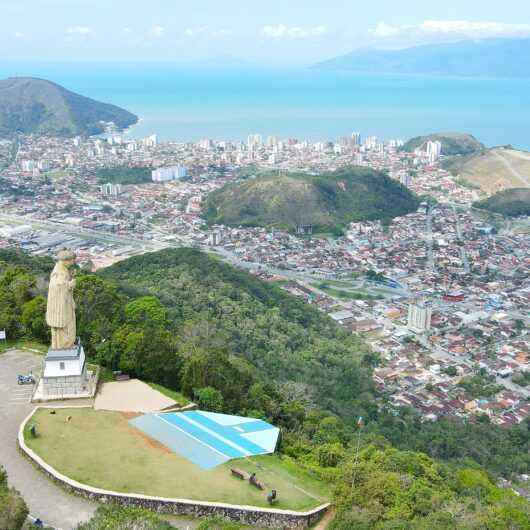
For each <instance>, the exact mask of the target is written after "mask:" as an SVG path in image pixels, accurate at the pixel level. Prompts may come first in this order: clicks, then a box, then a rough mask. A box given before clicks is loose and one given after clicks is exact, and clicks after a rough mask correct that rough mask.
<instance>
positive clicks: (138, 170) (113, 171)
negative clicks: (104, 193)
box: [96, 166, 152, 184]
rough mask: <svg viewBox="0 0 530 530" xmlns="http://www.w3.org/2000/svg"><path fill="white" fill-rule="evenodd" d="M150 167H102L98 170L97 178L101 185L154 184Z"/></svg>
mask: <svg viewBox="0 0 530 530" xmlns="http://www.w3.org/2000/svg"><path fill="white" fill-rule="evenodd" d="M151 171H152V170H151V168H150V167H127V166H118V167H101V168H98V169H97V170H96V177H97V178H98V181H99V182H100V183H101V184H106V183H107V182H111V183H113V184H144V183H146V182H152V180H151Z"/></svg>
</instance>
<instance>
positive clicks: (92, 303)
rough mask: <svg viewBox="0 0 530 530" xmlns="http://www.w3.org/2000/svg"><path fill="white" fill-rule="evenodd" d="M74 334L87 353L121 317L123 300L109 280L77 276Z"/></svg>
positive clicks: (98, 343)
mask: <svg viewBox="0 0 530 530" xmlns="http://www.w3.org/2000/svg"><path fill="white" fill-rule="evenodd" d="M74 297H75V304H76V316H77V333H78V335H79V336H80V337H81V340H82V341H83V345H84V347H85V349H86V350H88V352H89V353H94V352H95V351H96V350H97V348H98V346H99V345H100V343H101V342H102V340H103V339H108V338H109V337H110V335H111V334H112V331H113V330H114V329H115V328H116V326H117V325H118V324H119V323H120V321H121V319H122V311H123V302H122V299H121V298H120V296H118V293H117V291H116V287H115V286H114V285H112V284H111V283H109V282H107V281H105V280H103V279H101V278H99V277H97V276H95V275H92V274H90V275H84V276H80V277H78V278H76V287H75V291H74Z"/></svg>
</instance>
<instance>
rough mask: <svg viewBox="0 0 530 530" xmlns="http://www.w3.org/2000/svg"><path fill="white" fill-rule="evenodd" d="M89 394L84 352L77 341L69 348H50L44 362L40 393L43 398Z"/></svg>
mask: <svg viewBox="0 0 530 530" xmlns="http://www.w3.org/2000/svg"><path fill="white" fill-rule="evenodd" d="M88 392H89V388H88V377H87V372H86V362H85V351H84V349H83V346H82V345H81V342H80V341H79V340H78V341H77V342H76V343H75V344H74V345H73V346H72V347H71V348H67V349H62V350H55V349H52V348H50V349H49V350H48V355H46V358H45V360H44V373H43V375H42V393H43V394H44V395H45V396H66V395H67V396H76V395H84V394H87V393H88Z"/></svg>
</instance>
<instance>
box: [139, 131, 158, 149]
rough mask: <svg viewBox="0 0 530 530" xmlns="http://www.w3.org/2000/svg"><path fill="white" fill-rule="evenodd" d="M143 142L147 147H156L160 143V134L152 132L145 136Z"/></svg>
mask: <svg viewBox="0 0 530 530" xmlns="http://www.w3.org/2000/svg"><path fill="white" fill-rule="evenodd" d="M142 143H143V144H144V146H145V147H156V146H157V145H158V136H157V135H156V134H152V135H151V136H148V137H147V138H144V139H143V140H142Z"/></svg>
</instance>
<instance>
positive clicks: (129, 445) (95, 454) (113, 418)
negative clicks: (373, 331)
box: [25, 409, 329, 510]
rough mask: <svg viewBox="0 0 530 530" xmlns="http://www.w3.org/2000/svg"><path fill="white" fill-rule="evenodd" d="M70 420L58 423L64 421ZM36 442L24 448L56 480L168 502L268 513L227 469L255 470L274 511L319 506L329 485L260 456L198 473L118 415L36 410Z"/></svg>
mask: <svg viewBox="0 0 530 530" xmlns="http://www.w3.org/2000/svg"><path fill="white" fill-rule="evenodd" d="M67 416H71V417H72V419H71V421H69V422H66V417H67ZM32 423H35V424H36V426H37V438H32V437H31V435H30V434H29V432H28V429H27V430H26V432H25V438H26V443H27V444H28V446H29V447H31V449H33V450H34V451H35V452H36V453H37V454H39V455H40V456H41V457H42V458H43V459H44V460H46V462H48V463H49V464H50V465H51V466H53V467H54V468H55V469H57V470H58V471H60V472H61V473H62V474H64V475H66V476H68V477H71V478H72V479H74V480H77V481H79V482H82V483H85V484H90V485H92V486H96V487H99V488H104V489H109V490H114V491H119V492H125V493H143V494H146V495H157V496H162V497H172V498H187V499H195V500H206V501H218V502H226V503H231V504H246V505H252V506H268V504H267V500H266V491H264V492H262V491H259V490H257V489H256V488H254V487H253V486H250V484H249V483H248V482H246V481H242V480H240V479H238V478H235V477H232V476H231V474H230V471H229V468H230V466H237V467H239V468H242V469H244V470H246V471H249V472H251V471H255V472H256V474H257V476H258V478H259V479H260V480H262V481H263V482H264V483H265V484H266V485H267V490H270V489H273V488H274V489H276V490H277V491H278V496H279V500H278V502H277V503H276V504H275V507H276V508H279V509H291V510H307V509H310V508H313V507H316V506H318V505H320V504H321V503H322V502H325V501H326V500H327V495H328V493H329V492H328V489H329V485H327V484H325V483H323V482H320V481H318V480H316V479H315V478H313V477H312V476H310V475H309V474H307V473H306V472H304V471H303V470H300V469H298V468H297V466H296V465H295V464H294V463H293V462H292V461H291V460H290V459H288V458H286V457H284V458H280V457H279V456H278V455H274V456H260V457H254V458H250V459H241V460H237V461H232V462H228V463H227V464H224V465H222V466H219V467H217V468H214V469H211V470H209V471H203V470H201V469H200V468H199V467H197V466H195V465H194V464H192V463H191V462H189V461H188V460H186V459H185V458H183V457H181V456H180V455H178V454H176V453H173V452H171V451H170V450H168V449H167V448H166V447H164V446H162V445H161V444H159V443H158V442H156V441H154V440H152V439H151V438H148V437H147V436H145V435H144V434H143V433H141V432H140V431H138V430H137V429H135V428H134V427H132V426H131V425H130V424H129V423H128V421H127V418H126V417H125V416H124V415H123V414H121V413H118V412H107V411H94V410H93V409H57V410H56V414H53V415H52V414H50V409H40V410H38V411H37V412H36V413H35V416H34V418H33V419H32V420H30V421H29V422H28V425H30V424H32Z"/></svg>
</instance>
